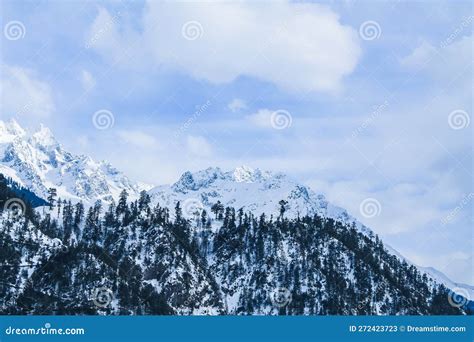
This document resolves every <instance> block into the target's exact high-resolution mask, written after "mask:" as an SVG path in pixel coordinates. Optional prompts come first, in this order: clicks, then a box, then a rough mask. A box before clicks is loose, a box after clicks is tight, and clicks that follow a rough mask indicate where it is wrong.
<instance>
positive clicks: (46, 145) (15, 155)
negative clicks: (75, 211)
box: [0, 120, 150, 203]
mask: <svg viewBox="0 0 474 342" xmlns="http://www.w3.org/2000/svg"><path fill="white" fill-rule="evenodd" d="M0 173H3V174H4V175H5V176H7V177H11V178H12V179H13V180H15V181H16V182H18V183H19V184H21V185H23V186H25V187H27V188H29V189H30V190H31V191H33V192H35V193H36V194H37V195H38V196H40V197H43V198H46V197H47V191H48V188H56V189H57V193H58V197H60V198H62V199H68V200H69V199H70V200H72V201H80V200H82V201H84V202H85V203H92V202H94V201H96V200H98V199H101V200H104V201H110V200H111V199H112V198H115V199H116V198H117V197H118V195H119V194H120V192H121V191H122V190H127V192H128V193H129V194H130V198H132V199H133V198H136V197H138V195H139V193H140V191H142V190H148V189H149V188H150V187H148V186H146V185H143V184H140V183H137V182H133V181H131V180H130V179H129V178H127V177H126V176H125V175H124V174H122V173H121V172H119V171H118V170H117V169H115V168H113V167H112V166H111V165H110V164H108V163H107V162H104V161H102V162H96V161H94V160H93V159H92V158H90V157H88V156H84V155H74V154H72V153H69V152H68V151H66V150H64V148H63V147H62V145H61V144H59V143H58V141H57V140H56V139H55V138H54V136H53V134H52V133H51V131H50V130H49V129H48V128H47V127H44V126H41V127H40V129H39V130H38V131H37V132H35V133H33V134H31V135H30V134H28V132H26V131H25V130H24V129H23V128H21V126H20V125H18V123H17V122H16V121H14V120H11V121H10V122H8V123H5V122H3V121H0Z"/></svg>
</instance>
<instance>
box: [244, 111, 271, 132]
mask: <svg viewBox="0 0 474 342" xmlns="http://www.w3.org/2000/svg"><path fill="white" fill-rule="evenodd" d="M273 112H274V111H273V110H270V109H260V110H258V111H257V112H256V113H253V114H250V115H247V116H246V117H245V119H246V120H247V121H248V122H250V123H252V124H253V125H255V126H257V127H262V128H272V114H273Z"/></svg>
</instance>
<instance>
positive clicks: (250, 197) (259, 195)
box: [149, 166, 372, 235]
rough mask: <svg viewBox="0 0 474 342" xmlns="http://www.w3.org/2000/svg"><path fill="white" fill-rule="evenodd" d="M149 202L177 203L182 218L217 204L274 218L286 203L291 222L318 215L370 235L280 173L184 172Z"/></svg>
mask: <svg viewBox="0 0 474 342" xmlns="http://www.w3.org/2000/svg"><path fill="white" fill-rule="evenodd" d="M149 194H150V195H151V197H152V200H153V201H154V202H155V203H160V205H162V206H168V207H170V208H173V207H174V205H175V204H176V202H177V201H180V203H181V206H182V207H183V212H184V214H185V215H186V214H187V215H188V216H192V211H193V210H194V209H195V208H196V206H197V207H203V208H204V209H206V211H207V212H209V213H210V208H211V206H212V205H213V204H215V203H216V202H217V201H220V202H221V203H222V204H223V205H224V206H230V207H233V208H235V209H240V208H243V209H244V211H251V212H253V213H254V214H255V215H260V214H262V213H265V215H267V216H270V215H273V216H274V217H277V216H278V215H279V213H280V204H279V202H280V200H285V201H288V205H287V207H286V212H285V216H286V217H289V218H292V217H297V216H298V215H299V216H304V215H314V214H319V215H321V216H324V217H330V218H334V219H337V220H340V221H343V222H345V223H350V224H351V223H355V225H356V227H357V228H358V229H359V230H360V231H361V232H363V233H364V234H367V235H371V234H372V232H371V230H370V229H369V228H367V227H366V226H364V225H363V224H361V223H360V222H358V221H357V220H356V219H355V218H353V217H351V216H350V215H349V214H348V213H347V211H346V210H344V209H342V208H339V207H337V206H334V205H332V204H331V203H329V202H328V201H327V200H326V199H325V197H324V195H322V194H317V193H315V192H314V191H312V190H311V189H310V188H308V187H306V186H304V185H302V184H299V183H298V182H296V181H295V180H293V179H291V178H290V177H288V176H286V175H284V174H282V173H272V172H269V171H261V170H259V169H255V170H254V169H252V168H250V167H248V166H241V167H238V168H236V169H235V170H233V171H229V172H223V171H222V170H221V169H220V168H218V167H216V168H208V169H206V170H202V171H199V172H196V173H191V172H189V171H188V172H185V173H184V174H183V175H182V176H181V178H180V179H179V180H178V182H176V183H174V184H172V185H164V186H157V187H155V188H153V189H151V190H150V191H149Z"/></svg>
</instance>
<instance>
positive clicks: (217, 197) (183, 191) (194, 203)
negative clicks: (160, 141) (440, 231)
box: [149, 166, 474, 298]
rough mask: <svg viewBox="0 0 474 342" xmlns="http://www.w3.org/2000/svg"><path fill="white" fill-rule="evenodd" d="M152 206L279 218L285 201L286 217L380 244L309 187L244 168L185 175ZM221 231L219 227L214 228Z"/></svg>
mask: <svg viewBox="0 0 474 342" xmlns="http://www.w3.org/2000/svg"><path fill="white" fill-rule="evenodd" d="M149 194H150V196H151V198H152V201H153V202H155V203H159V204H160V205H161V206H165V207H168V208H174V206H175V205H176V203H177V202H178V201H179V202H180V204H181V206H182V208H183V213H184V215H185V216H187V217H188V218H193V216H194V215H195V214H196V213H198V212H200V211H201V210H202V209H205V210H206V211H207V212H208V213H210V212H211V207H212V206H213V205H214V204H215V203H217V202H218V201H220V202H221V203H222V204H223V206H224V207H227V206H229V207H233V208H235V209H236V210H238V209H240V208H242V209H243V210H244V212H247V211H251V212H252V213H254V214H255V215H257V216H258V215H261V214H262V213H265V215H266V216H267V217H269V216H270V215H273V217H274V218H276V217H278V215H280V207H281V205H280V203H279V202H280V201H281V200H284V201H286V202H287V205H286V206H285V207H286V208H285V209H286V210H285V217H288V218H296V217H298V216H300V217H302V216H305V215H309V216H313V215H315V214H316V215H319V216H322V217H325V218H332V219H334V220H337V221H340V222H343V223H344V224H346V225H349V226H354V227H355V228H356V229H357V230H358V231H359V232H361V233H363V234H364V235H366V236H368V237H371V238H374V237H375V234H374V233H373V231H372V230H371V229H370V228H368V227H367V226H365V225H363V224H362V223H361V222H359V221H358V220H357V219H356V218H354V217H353V216H351V215H350V214H349V213H348V212H347V211H346V210H345V209H343V208H340V207H338V206H335V205H333V204H331V203H329V202H328V201H327V200H326V198H325V197H324V195H323V194H320V193H316V192H314V191H313V190H311V189H310V188H309V187H308V186H305V185H303V184H301V183H298V182H297V181H296V180H294V179H292V178H291V177H289V176H287V175H285V174H283V173H273V172H270V171H262V170H259V169H252V168H250V167H248V166H240V167H237V168H236V169H234V170H231V171H227V172H224V171H222V170H221V169H220V168H218V167H214V168H207V169H205V170H201V171H198V172H195V173H191V172H189V171H187V172H185V173H184V174H183V175H182V176H181V177H180V179H179V180H178V181H177V182H176V183H174V184H171V185H162V186H157V187H155V188H153V189H151V190H150V191H149ZM214 228H217V229H218V227H214ZM386 247H387V249H388V251H389V252H390V253H392V254H393V255H395V256H396V257H397V258H398V259H400V260H401V261H406V262H407V263H408V264H410V265H414V266H416V267H417V268H418V269H419V270H420V272H422V273H424V274H426V275H427V276H428V277H429V278H430V279H432V281H434V282H436V283H438V284H443V285H444V286H446V287H447V288H449V289H452V290H454V291H456V292H458V293H460V294H465V295H466V294H467V295H468V296H469V298H474V287H472V286H469V285H465V284H460V283H455V282H453V281H452V280H450V279H449V278H448V277H447V276H446V275H444V274H443V273H442V272H440V271H438V270H436V269H434V268H432V267H421V266H418V265H415V264H414V263H413V262H411V261H410V260H408V259H407V258H405V257H404V256H402V255H401V254H400V253H399V252H398V251H396V250H395V249H393V248H392V247H391V246H389V245H386Z"/></svg>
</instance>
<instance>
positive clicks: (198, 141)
mask: <svg viewBox="0 0 474 342" xmlns="http://www.w3.org/2000/svg"><path fill="white" fill-rule="evenodd" d="M186 146H187V148H188V151H189V152H190V153H191V154H194V155H196V156H200V157H209V156H211V155H212V146H211V144H210V143H209V142H208V141H207V140H206V138H204V137H202V136H193V135H189V136H188V137H187V139H186Z"/></svg>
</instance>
